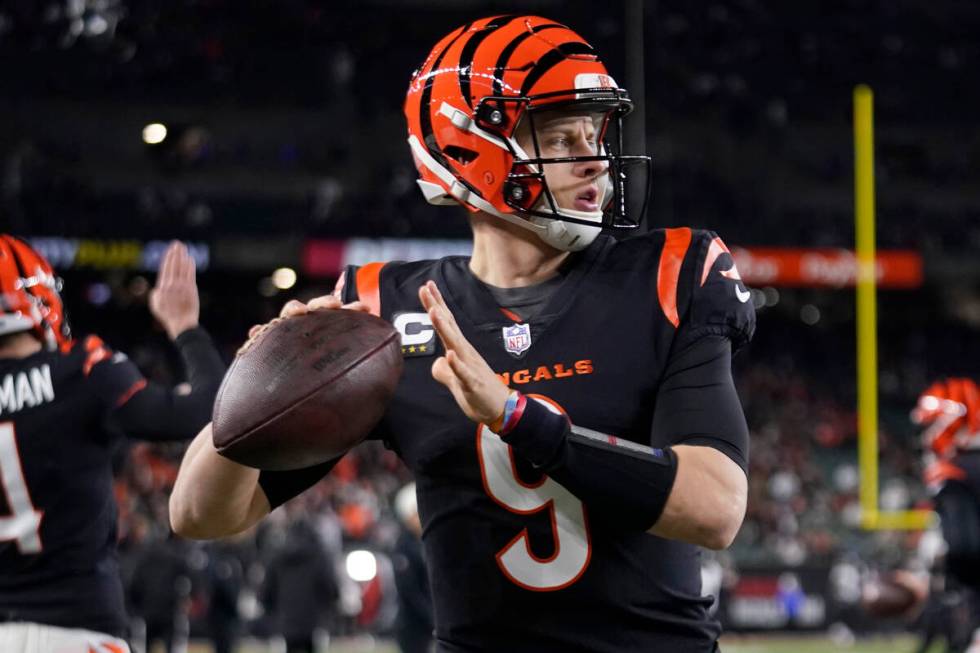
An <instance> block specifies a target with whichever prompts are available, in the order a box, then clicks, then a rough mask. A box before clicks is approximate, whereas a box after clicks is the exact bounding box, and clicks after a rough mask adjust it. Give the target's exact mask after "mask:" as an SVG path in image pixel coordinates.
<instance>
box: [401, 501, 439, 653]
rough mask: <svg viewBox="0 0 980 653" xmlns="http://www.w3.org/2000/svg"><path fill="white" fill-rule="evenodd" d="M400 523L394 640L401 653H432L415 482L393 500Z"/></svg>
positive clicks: (429, 612) (427, 582)
mask: <svg viewBox="0 0 980 653" xmlns="http://www.w3.org/2000/svg"><path fill="white" fill-rule="evenodd" d="M394 508H395V515H396V516H397V517H398V521H399V532H398V539H397V540H396V541H395V550H394V551H393V552H392V556H391V558H392V564H393V565H394V567H395V588H396V589H397V590H398V617H397V618H396V620H395V640H396V641H397V642H398V649H399V650H400V651H401V653H429V652H430V651H432V650H433V649H432V645H433V641H432V595H431V594H430V593H429V578H428V572H427V571H426V565H425V553H424V552H423V550H422V541H421V540H420V539H419V538H420V537H421V536H422V522H421V520H419V507H418V499H417V497H416V494H415V483H409V484H408V485H406V486H404V487H402V488H401V489H400V490H398V493H397V494H396V495H395V500H394Z"/></svg>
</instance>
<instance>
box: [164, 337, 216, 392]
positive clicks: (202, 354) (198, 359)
mask: <svg viewBox="0 0 980 653" xmlns="http://www.w3.org/2000/svg"><path fill="white" fill-rule="evenodd" d="M173 341H174V346H175V347H176V348H177V351H179V352H180V358H181V360H182V361H183V363H184V370H185V371H186V372H187V381H188V383H190V384H191V387H192V388H194V390H195V391H198V390H206V391H207V392H210V393H211V394H212V397H213V395H214V393H216V392H217V390H218V386H220V385H221V379H222V378H223V377H224V375H225V369H226V368H225V363H224V361H222V360H221V355H220V354H219V353H218V349H217V347H215V346H214V342H213V341H212V340H211V336H210V335H209V334H208V332H207V331H205V330H204V328H203V327H200V326H197V325H196V323H195V325H194V326H193V327H192V328H188V329H184V330H183V331H180V332H179V333H178V335H176V336H175V337H174V338H173Z"/></svg>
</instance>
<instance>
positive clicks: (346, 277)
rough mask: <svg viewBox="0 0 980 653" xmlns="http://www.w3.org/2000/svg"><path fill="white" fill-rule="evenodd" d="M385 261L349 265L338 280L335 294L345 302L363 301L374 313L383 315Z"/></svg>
mask: <svg viewBox="0 0 980 653" xmlns="http://www.w3.org/2000/svg"><path fill="white" fill-rule="evenodd" d="M384 266H385V264H384V263H368V264H367V265H348V266H347V267H346V268H345V269H344V271H343V272H342V273H341V275H340V279H338V280H337V286H336V287H335V288H334V295H336V296H337V297H339V298H340V301H341V302H343V303H344V304H349V303H351V302H354V301H361V302H363V303H364V304H365V305H366V306H367V307H368V309H369V310H370V311H371V314H372V315H377V316H379V317H380V316H381V269H382V268H383V267H384Z"/></svg>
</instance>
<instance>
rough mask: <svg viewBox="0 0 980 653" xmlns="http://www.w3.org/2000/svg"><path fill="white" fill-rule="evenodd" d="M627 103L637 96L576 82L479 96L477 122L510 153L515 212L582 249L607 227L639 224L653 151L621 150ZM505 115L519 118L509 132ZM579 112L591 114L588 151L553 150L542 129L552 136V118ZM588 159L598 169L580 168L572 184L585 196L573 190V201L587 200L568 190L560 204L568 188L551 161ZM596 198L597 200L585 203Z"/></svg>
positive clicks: (545, 234)
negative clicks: (553, 178)
mask: <svg viewBox="0 0 980 653" xmlns="http://www.w3.org/2000/svg"><path fill="white" fill-rule="evenodd" d="M569 98H571V99H569ZM556 100H557V101H556ZM507 103H516V104H517V107H516V109H517V110H516V111H515V110H513V109H511V110H509V111H508V110H506V109H507ZM630 110H632V103H631V102H630V101H629V98H628V97H627V96H626V93H625V91H623V90H622V89H604V88H595V89H591V88H590V89H577V90H575V91H561V92H558V93H549V94H547V95H546V96H534V97H528V98H523V97H522V98H514V97H486V98H483V100H482V101H481V103H480V105H479V106H478V108H477V110H476V112H475V113H476V116H477V124H478V125H479V127H480V128H481V129H483V130H485V131H486V132H489V133H491V134H494V135H495V136H497V137H498V138H499V139H500V141H501V142H503V143H505V144H506V145H507V147H508V148H509V150H510V153H511V156H512V157H513V164H512V166H511V170H510V173H509V174H508V176H507V181H506V183H505V184H504V187H503V195H504V202H505V203H506V204H507V206H509V207H511V208H512V209H513V210H514V213H515V214H517V215H519V216H522V217H523V219H524V220H526V221H527V222H529V223H530V224H531V225H534V226H536V227H538V228H537V229H535V231H536V232H537V233H538V235H539V236H541V237H542V239H543V240H544V241H545V242H547V243H548V244H550V245H553V246H555V247H557V248H558V249H564V250H578V249H582V248H584V247H586V246H588V245H589V243H591V242H592V241H593V240H594V239H595V237H596V236H597V235H598V234H599V232H600V231H601V230H602V229H603V228H613V229H635V228H636V227H638V226H639V225H640V221H641V219H642V216H643V215H644V213H645V211H646V201H647V197H648V196H649V184H650V158H649V157H647V156H630V155H624V154H622V151H623V143H622V118H623V117H624V116H625V115H626V114H628V113H629V112H630ZM507 115H517V116H520V118H519V119H518V124H517V125H516V126H515V128H513V129H508V130H506V132H505V131H504V130H502V129H500V127H499V126H496V125H494V124H493V121H492V119H493V118H495V117H501V116H507ZM576 117H584V118H588V119H589V120H591V123H592V124H591V129H590V130H589V131H590V133H591V136H592V138H593V139H594V145H593V146H592V147H591V148H590V150H591V151H590V152H589V153H588V154H582V153H576V154H574V155H570V156H554V152H553V151H549V150H550V148H549V144H548V143H542V137H545V138H549V137H550V136H549V134H550V133H551V129H550V127H549V125H551V124H552V123H553V122H563V119H564V118H569V119H574V118H576ZM507 132H509V133H507ZM580 149H581V148H580ZM588 163H594V164H595V167H596V168H597V170H596V171H595V172H594V173H589V174H584V175H582V177H581V180H582V181H581V183H576V184H575V186H576V187H577V188H579V189H580V190H582V191H584V192H585V194H586V197H576V198H574V200H575V203H576V204H578V203H579V200H580V199H581V200H584V201H585V203H586V206H583V207H581V208H575V207H572V206H569V205H568V199H569V198H568V197H567V196H566V197H564V198H563V199H565V200H566V201H565V202H564V204H565V205H564V206H562V205H561V202H560V201H559V197H558V195H557V194H556V193H559V194H566V190H567V189H563V188H552V187H551V186H550V185H549V182H548V179H547V174H546V173H547V172H549V167H550V166H558V165H562V166H573V165H574V166H581V165H584V164H588ZM575 174H582V172H579V173H575ZM590 181H591V183H589V182H590ZM590 186H591V189H590V188H589V187H590ZM592 203H594V205H595V206H594V208H592V207H588V206H587V205H588V204H592Z"/></svg>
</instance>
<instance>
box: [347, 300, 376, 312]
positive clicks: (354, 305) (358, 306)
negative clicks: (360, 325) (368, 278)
mask: <svg viewBox="0 0 980 653" xmlns="http://www.w3.org/2000/svg"><path fill="white" fill-rule="evenodd" d="M341 308H342V309H344V310H345V311H361V312H362V313H370V312H371V307H370V306H368V305H367V304H365V303H364V302H362V301H360V300H358V301H356V302H351V303H350V304H344V305H343V306H341Z"/></svg>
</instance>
